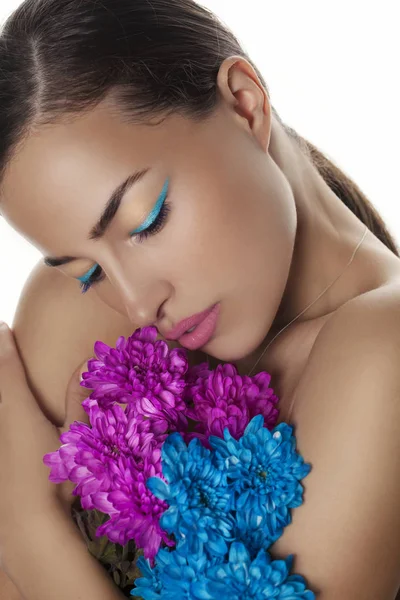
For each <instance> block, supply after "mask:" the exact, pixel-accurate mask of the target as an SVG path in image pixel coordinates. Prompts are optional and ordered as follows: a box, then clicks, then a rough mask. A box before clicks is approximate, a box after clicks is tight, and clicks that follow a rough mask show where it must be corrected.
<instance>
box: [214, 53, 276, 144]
mask: <svg viewBox="0 0 400 600" xmlns="http://www.w3.org/2000/svg"><path fill="white" fill-rule="evenodd" d="M217 85H218V88H219V92H220V94H221V96H222V98H223V100H224V101H225V103H226V104H227V105H228V106H229V107H230V108H232V109H233V111H234V112H235V113H236V115H237V116H238V117H239V123H240V124H241V125H244V126H245V127H246V129H247V130H248V131H249V130H250V131H251V132H252V134H253V135H254V137H255V138H256V139H257V141H258V143H259V144H260V146H261V148H262V149H263V150H264V151H265V152H266V151H267V148H268V146H269V142H270V137H271V125H272V123H271V104H270V101H269V98H268V93H267V91H266V89H265V88H264V86H263V84H262V83H261V81H260V80H259V78H258V75H257V73H256V72H255V70H254V68H253V67H252V65H251V64H250V63H249V62H248V61H247V60H246V59H245V58H243V57H242V56H230V57H229V58H226V59H225V60H224V61H223V62H222V64H221V66H220V68H219V71H218V75H217Z"/></svg>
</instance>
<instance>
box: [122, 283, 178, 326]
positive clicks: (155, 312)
mask: <svg viewBox="0 0 400 600" xmlns="http://www.w3.org/2000/svg"><path fill="white" fill-rule="evenodd" d="M120 295H121V298H122V302H123V305H124V307H125V311H126V314H127V316H128V318H129V320H130V321H131V323H132V324H133V325H135V326H136V327H149V326H151V325H154V326H156V327H157V324H158V323H159V322H160V321H161V319H162V318H163V316H164V309H163V307H164V304H165V302H166V301H167V299H168V297H169V294H168V286H167V285H166V284H163V283H162V282H160V283H158V284H153V285H151V286H144V285H142V286H141V287H140V288H139V287H138V286H136V285H135V286H134V285H133V284H130V285H124V286H120Z"/></svg>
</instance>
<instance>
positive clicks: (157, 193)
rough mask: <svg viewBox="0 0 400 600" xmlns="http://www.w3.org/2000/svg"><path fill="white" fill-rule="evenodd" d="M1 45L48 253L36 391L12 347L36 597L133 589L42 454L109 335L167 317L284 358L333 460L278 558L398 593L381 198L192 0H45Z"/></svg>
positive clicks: (330, 593)
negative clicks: (76, 522)
mask: <svg viewBox="0 0 400 600" xmlns="http://www.w3.org/2000/svg"><path fill="white" fill-rule="evenodd" d="M0 61H1V68H0V77H1V83H0V89H1V95H0V102H1V104H0V134H1V135H0V139H1V150H0V165H1V169H0V170H1V200H0V202H1V211H2V214H3V216H4V218H5V219H6V220H7V221H8V222H9V223H10V225H11V226H12V227H14V228H15V229H16V230H18V231H19V232H20V233H21V234H22V235H23V236H24V237H25V238H26V239H28V240H30V241H31V242H32V244H34V245H35V246H36V247H37V248H39V249H40V250H41V251H42V252H43V254H44V256H45V257H46V258H45V262H46V265H47V266H39V267H37V268H36V269H35V271H34V272H33V274H32V276H31V278H30V280H29V281H28V284H27V285H26V287H25V290H24V292H23V294H22V296H21V300H20V304H19V307H18V311H17V314H16V318H15V323H14V330H15V338H16V342H17V345H18V347H19V350H20V354H21V357H22V359H23V363H24V367H25V371H26V375H27V381H28V382H29V384H30V388H31V389H32V390H33V392H34V396H33V395H32V394H31V393H30V392H29V389H28V383H27V381H26V380H25V376H24V371H23V369H22V365H21V364H20V363H19V359H18V355H17V353H16V350H15V348H14V346H13V340H12V336H11V333H10V332H9V331H7V330H6V331H5V332H4V333H3V335H2V337H1V343H0V346H2V348H3V349H2V359H1V361H0V365H1V366H0V389H1V392H2V402H3V408H5V410H3V421H2V423H3V424H2V427H3V430H4V431H6V432H7V441H6V442H4V443H3V446H0V461H1V462H0V471H1V469H3V473H4V472H6V471H7V469H8V471H7V473H8V475H7V477H8V478H11V479H12V480H13V481H14V479H15V480H16V481H14V483H13V485H11V486H10V485H7V486H6V485H4V489H5V490H6V492H4V493H2V496H3V499H2V505H1V514H0V544H1V552H2V557H3V558H2V565H3V569H4V571H5V573H6V574H7V575H8V576H9V577H10V579H11V580H12V581H13V582H14V583H15V585H16V587H17V588H18V589H19V590H20V592H21V594H22V595H23V596H24V597H25V598H27V599H29V600H31V599H32V600H36V599H39V598H40V599H41V600H47V599H50V598H55V597H57V598H58V599H59V600H61V599H64V598H65V599H66V598H68V600H72V599H73V598H80V597H82V598H83V597H85V598H86V600H88V599H89V598H104V599H106V598H107V599H110V600H111V599H112V598H118V597H119V591H118V590H117V589H113V588H112V586H111V584H110V583H109V582H108V580H107V579H106V576H105V575H104V573H103V572H102V570H101V569H100V567H99V566H98V565H97V563H96V562H95V561H94V559H92V558H91V557H90V555H89V554H88V552H87V551H86V549H85V548H84V546H83V544H82V542H81V541H80V540H79V537H78V536H77V534H76V532H75V530H74V527H73V524H72V522H71V521H70V519H69V517H68V511H67V513H66V512H65V510H64V509H65V506H66V501H65V497H64V500H61V497H60V495H59V494H58V491H57V492H56V491H55V490H54V489H53V488H56V487H57V486H50V485H48V484H47V475H48V472H47V471H46V469H45V468H44V467H42V466H41V458H42V456H43V454H45V453H46V452H50V451H51V450H54V449H55V448H56V447H57V440H58V435H57V434H56V430H55V429H54V427H53V426H52V425H51V422H52V423H54V424H56V425H57V426H61V425H62V424H64V426H66V424H67V423H68V422H69V421H70V420H71V414H72V413H70V414H69V416H68V406H71V403H72V400H71V398H73V396H74V393H75V394H76V391H75V392H74V393H73V392H71V389H72V388H71V386H70V389H69V391H68V393H67V416H66V415H65V390H66V388H67V383H68V381H69V380H70V378H71V373H72V372H73V371H74V370H75V369H76V368H77V367H78V366H79V365H80V364H81V363H82V362H84V361H85V360H86V359H87V358H88V357H90V356H91V355H92V350H93V343H94V341H95V340H96V339H101V340H103V341H105V342H106V343H110V344H113V343H115V341H116V339H117V337H118V336H119V335H125V336H127V335H130V334H131V333H132V331H133V330H134V329H135V328H136V327H143V326H146V325H150V324H153V325H156V326H157V327H158V329H159V332H160V335H161V336H162V337H163V338H166V339H169V340H170V343H171V345H172V344H180V343H181V344H182V345H185V346H186V347H187V348H188V349H190V351H191V352H192V354H191V357H192V359H193V361H195V360H199V359H204V357H205V355H206V354H207V355H208V356H209V357H210V360H211V361H212V362H213V364H214V365H215V364H216V363H217V362H218V361H231V362H234V363H235V364H236V365H237V367H238V369H239V372H240V373H243V374H249V373H254V372H257V371H261V370H267V371H268V372H270V373H271V375H272V378H273V379H272V382H273V387H274V390H275V392H276V393H277V395H278V396H279V398H280V421H286V422H289V423H292V424H294V425H295V427H296V430H295V431H296V437H297V441H298V449H299V451H300V452H301V454H302V456H303V457H304V459H305V460H306V461H307V462H310V463H311V464H312V465H313V470H312V472H311V473H310V475H309V476H308V477H307V481H306V482H305V496H304V504H303V505H302V506H301V507H299V508H298V509H296V511H294V514H293V523H292V524H291V525H290V526H289V527H288V528H287V529H286V530H285V532H284V534H283V535H282V537H281V538H280V539H279V540H278V541H277V542H276V543H275V544H274V545H273V547H272V548H271V552H272V554H273V555H274V556H276V557H278V556H279V557H283V556H286V555H287V554H289V553H293V554H294V555H295V563H294V568H293V570H294V572H296V573H300V574H302V575H303V576H304V577H306V579H307V581H308V583H309V587H310V588H311V589H313V590H314V591H316V592H321V595H320V596H319V597H320V598H322V599H323V600H331V599H335V600H336V599H337V598H342V599H346V600H353V599H356V598H357V599H359V598H363V599H364V600H367V599H371V600H372V599H377V598H379V599H380V600H389V599H393V598H395V596H396V593H397V590H398V589H399V586H400V578H399V573H400V568H399V567H400V535H399V534H400V517H399V514H400V511H399V510H398V506H399V503H400V484H399V477H398V468H399V458H400V436H399V422H400V403H399V384H400V375H399V373H398V364H399V360H400V345H399V335H400V331H399V323H400V319H399V313H400V303H399V300H400V281H399V278H400V260H399V256H398V250H397V248H396V245H395V243H394V241H393V239H392V238H391V236H390V234H389V232H388V231H387V229H386V227H385V225H384V223H383V222H382V220H381V218H380V217H379V215H378V214H377V212H376V211H375V209H374V208H373V207H372V206H371V205H370V204H369V202H368V200H367V199H366V197H365V196H364V194H363V193H362V192H361V191H360V190H359V188H358V187H357V186H356V185H355V183H353V182H352V181H351V180H350V179H348V178H347V177H346V176H345V175H344V174H343V173H342V172H341V171H340V170H339V169H338V168H337V167H335V166H334V165H333V164H332V163H331V162H329V161H328V160H327V159H326V158H325V157H324V156H323V155H322V154H321V153H320V152H319V151H318V150H317V149H316V148H315V147H314V146H313V145H312V144H311V143H309V142H308V141H306V140H305V139H303V138H301V137H300V136H298V135H297V134H296V132H295V131H294V130H292V129H291V128H289V127H288V126H286V125H285V124H284V123H283V122H282V121H281V119H280V118H279V115H278V114H277V112H276V110H275V109H274V108H273V107H272V105H271V104H270V99H269V93H268V89H267V86H266V83H265V81H264V79H263V77H262V75H261V74H260V73H259V71H258V70H257V68H256V67H255V66H254V65H253V63H252V62H251V60H250V59H249V57H247V56H246V54H245V53H244V51H243V49H242V48H241V47H240V45H239V43H238V41H237V40H236V38H235V37H234V36H233V34H232V33H231V32H230V31H229V30H228V29H227V28H226V27H225V26H223V25H222V24H221V23H220V22H219V21H218V20H217V19H216V17H215V16H214V15H212V14H211V13H210V12H209V11H207V10H206V9H204V8H202V7H200V6H198V5H197V4H195V3H194V2H193V1H192V0H152V2H151V3H150V2H147V1H144V0H143V1H141V0H136V1H135V2H133V0H102V2H101V3H100V2H94V1H93V0H47V1H46V2H44V1H42V0H29V1H25V2H24V3H23V4H22V5H21V6H20V7H19V8H18V10H16V11H15V12H14V13H13V15H11V17H10V18H9V19H8V21H7V22H6V24H5V26H4V28H3V31H2V35H1V38H0ZM150 125H151V126H150ZM114 190H116V191H117V193H116V194H115V195H114V201H113V203H112V204H111V206H110V207H109V208H108V210H107V211H106V213H105V215H104V216H103V217H102V218H100V216H101V214H102V211H103V209H104V207H105V205H106V203H107V202H108V200H109V198H110V197H111V196H112V192H113V191H114ZM117 199H118V200H117ZM50 266H53V267H54V266H55V267H57V268H56V269H54V268H51V269H50V268H49V267H50ZM78 285H81V286H82V291H83V292H87V291H88V289H89V286H90V285H92V286H93V288H94V289H93V290H91V291H90V293H88V294H86V293H85V294H84V295H81V294H79V290H78V287H77V286H78ZM204 311H206V312H205V313H204V314H203V315H202V316H200V317H199V318H198V319H197V320H196V319H195V321H194V322H193V323H194V324H195V325H198V323H199V321H202V323H203V324H202V326H201V327H200V325H199V326H198V329H197V331H196V330H195V331H194V332H193V333H192V335H191V334H190V333H187V334H186V335H183V336H182V333H183V332H184V330H185V329H190V327H189V323H184V324H183V326H182V328H180V331H178V330H176V325H177V324H179V323H180V322H181V321H182V320H185V319H186V318H187V317H189V316H191V315H198V313H203V312H204ZM206 317H207V318H206ZM204 323H206V325H207V326H206V325H205V324H204ZM173 329H175V331H173ZM178 329H179V328H178ZM283 330H284V331H283ZM177 336H178V339H176V338H177ZM179 336H180V337H179ZM171 338H172V339H171ZM275 338H276V339H275ZM75 384H76V381H75ZM72 387H73V386H72ZM75 397H76V396H75ZM36 401H37V403H36ZM24 402H26V406H27V407H28V409H27V410H26V411H25V408H24V407H25V404H24ZM75 404H76V403H75ZM39 406H40V408H39ZM40 409H41V410H42V411H43V413H44V414H45V415H46V416H47V417H48V419H47V420H46V419H44V418H43V416H42V415H43V413H42V412H41V410H40ZM74 416H75V418H76V414H75V415H74ZM33 421H34V422H35V423H36V425H35V427H33V426H32V427H31V428H30V423H31V422H33ZM21 422H22V423H23V431H25V432H28V431H29V430H31V431H34V432H35V435H32V436H29V435H28V434H27V433H25V434H24V435H22V434H21V427H22V425H21ZM17 423H18V424H17ZM17 430H18V431H17ZM38 432H39V433H38ZM377 436H379V443H375V439H376V437H377ZM0 439H1V430H0ZM3 439H4V436H3ZM12 444H15V447H19V448H20V452H15V453H12V451H10V445H11V448H12V447H13V446H12ZM18 444H19V446H18ZM21 444H22V446H21ZM21 447H22V450H21ZM14 454H15V455H17V456H14ZM10 455H12V457H13V461H12V463H11V465H12V468H10ZM35 469H36V471H35ZM16 472H18V477H16V476H15V473H16ZM32 473H34V475H32ZM8 481H9V479H7V482H8ZM27 481H28V482H29V486H30V487H29V486H28V484H26V482H27ZM18 482H23V485H21V483H18ZM10 487H11V490H10V489H9V488H10ZM21 488H25V489H21ZM31 488H32V490H31ZM26 489H29V490H30V491H29V494H30V497H32V498H33V500H32V502H31V504H32V505H33V508H30V503H29V502H27V496H26ZM40 506H43V509H40ZM16 507H17V508H16ZM12 515H15V516H14V517H13V516H12ZM35 549H36V551H35ZM22 565H23V566H22Z"/></svg>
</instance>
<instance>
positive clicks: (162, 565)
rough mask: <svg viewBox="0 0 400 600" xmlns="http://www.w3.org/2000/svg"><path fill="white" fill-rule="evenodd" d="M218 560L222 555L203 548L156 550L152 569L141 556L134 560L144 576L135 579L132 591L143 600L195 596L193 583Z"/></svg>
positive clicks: (182, 598) (177, 598)
mask: <svg viewBox="0 0 400 600" xmlns="http://www.w3.org/2000/svg"><path fill="white" fill-rule="evenodd" d="M220 562H222V558H221V557H219V558H212V559H209V558H207V554H206V553H205V552H203V551H202V550H201V551H200V552H199V553H197V554H189V553H187V552H186V551H185V549H184V548H180V547H178V548H177V549H176V550H172V551H168V550H159V552H158V554H157V557H156V566H155V567H154V568H153V569H152V568H151V567H150V564H149V561H148V560H145V559H144V558H143V557H141V558H139V560H138V561H137V566H138V567H139V569H140V570H141V572H142V574H143V577H140V578H139V579H136V581H135V585H136V587H135V588H134V589H133V590H131V595H132V596H139V597H140V598H143V600H188V599H191V598H193V599H195V598H197V596H195V595H194V594H193V586H194V585H195V584H196V583H197V582H199V581H201V580H202V579H203V578H204V574H205V572H206V571H207V570H208V569H210V568H212V567H213V566H215V565H217V564H219V563H220Z"/></svg>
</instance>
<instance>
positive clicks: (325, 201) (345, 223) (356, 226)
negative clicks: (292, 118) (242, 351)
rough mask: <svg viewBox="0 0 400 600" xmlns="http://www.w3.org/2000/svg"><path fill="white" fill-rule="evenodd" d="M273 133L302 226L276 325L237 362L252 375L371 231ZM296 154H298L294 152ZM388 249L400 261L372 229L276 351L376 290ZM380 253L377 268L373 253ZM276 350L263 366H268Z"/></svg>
mask: <svg viewBox="0 0 400 600" xmlns="http://www.w3.org/2000/svg"><path fill="white" fill-rule="evenodd" d="M277 136H278V137H279V132H278V133H277V134H276V135H275V136H272V141H271V156H272V157H273V159H274V160H275V162H276V163H277V164H278V166H279V168H280V169H281V170H282V171H283V172H284V174H285V176H286V177H287V179H288V181H289V183H290V185H291V187H292V190H293V195H294V198H295V203H296V212H297V229H296V236H295V242H294V248H293V256H292V262H291V266H290V270H289V274H288V279H287V283H286V286H285V290H284V294H283V296H282V300H281V302H280V305H279V307H278V310H277V313H276V316H275V319H274V321H273V323H272V326H271V328H270V330H269V332H268V334H267V336H266V337H265V339H264V340H263V342H262V343H261V344H260V346H259V347H258V348H257V349H256V350H255V351H254V352H252V353H251V354H250V355H248V356H246V357H245V358H243V359H241V360H238V361H236V365H237V367H238V369H239V372H240V373H242V374H245V373H246V374H247V373H248V372H249V371H250V370H251V368H252V367H253V365H254V363H255V362H256V360H257V359H258V358H259V356H260V355H261V354H262V352H263V350H264V349H265V348H266V346H268V344H269V343H270V342H271V340H272V339H273V338H274V337H275V336H276V334H277V333H278V332H280V331H281V330H282V329H283V328H284V327H285V326H286V325H287V324H288V323H290V322H291V321H292V320H293V319H295V317H296V316H297V315H298V314H299V313H301V312H302V311H303V310H304V309H305V307H307V306H308V305H309V304H311V303H312V302H313V300H315V299H316V298H317V297H318V296H319V294H321V292H322V291H323V290H324V289H325V288H326V287H328V286H329V284H331V283H332V282H333V281H334V280H335V279H336V278H337V276H338V275H339V274H341V273H342V272H343V270H344V269H345V267H346V265H347V263H348V262H349V260H350V258H351V256H352V254H353V252H354V250H355V248H356V247H357V245H358V243H359V242H360V240H361V238H362V236H363V233H364V232H365V224H364V223H362V222H361V221H360V220H359V219H358V218H357V217H356V216H355V215H354V214H353V213H352V212H351V211H350V210H349V209H348V208H347V207H346V206H345V204H344V203H343V202H342V201H341V200H340V198H339V197H338V196H336V194H334V192H333V191H332V190H331V189H330V188H329V186H328V185H327V184H326V182H325V181H324V180H323V178H322V177H321V176H320V175H319V173H318V172H317V171H316V169H315V168H314V167H313V166H312V165H311V164H310V163H309V161H308V160H307V159H306V157H304V156H303V155H302V154H301V153H300V152H299V151H298V152H299V153H298V154H297V151H296V150H294V149H293V148H292V146H291V145H290V148H289V147H285V144H286V143H287V142H285V139H284V138H283V139H279V140H278V139H277ZM293 152H294V153H295V156H293ZM377 252H383V253H384V255H385V258H386V260H387V261H388V263H390V264H391V265H392V260H396V262H397V268H398V259H396V257H395V256H394V255H393V254H392V253H391V252H390V251H389V250H388V249H387V248H386V247H385V246H384V245H383V244H382V243H381V242H380V241H379V240H378V239H377V238H376V237H375V236H373V234H372V233H371V232H369V231H368V232H367V234H366V236H365V238H364V240H363V243H362V245H361V246H360V247H359V249H358V251H357V254H356V255H355V257H354V260H353V261H352V263H351V265H349V266H348V267H347V268H346V269H345V271H344V272H343V275H341V276H340V278H339V279H338V280H337V281H336V282H335V283H334V284H333V285H332V287H331V288H330V289H328V290H327V291H326V292H325V293H324V294H323V295H322V296H321V298H320V299H318V300H317V301H316V302H315V304H313V305H312V306H310V308H309V309H308V310H306V311H305V313H304V314H302V315H301V316H300V317H299V318H298V319H296V321H295V322H294V323H293V325H289V326H288V327H287V329H286V331H285V332H283V334H282V336H281V335H279V336H278V337H277V339H276V342H275V341H274V342H273V343H272V344H271V350H273V349H274V347H275V346H276V344H277V343H278V342H279V341H281V340H282V339H283V338H284V337H286V338H287V336H290V335H291V331H292V330H293V329H292V328H294V327H295V326H296V325H297V326H298V325H299V324H301V323H305V322H307V321H309V322H310V324H311V323H312V322H315V321H316V320H318V319H321V318H323V317H325V316H327V315H329V314H331V313H333V312H335V311H337V310H338V309H339V308H340V306H342V305H343V304H345V303H346V302H348V301H349V300H351V299H352V298H354V297H356V296H358V295H360V294H361V293H363V292H365V291H367V290H369V289H374V288H375V287H377V286H378V285H379V284H380V283H381V282H382V281H383V280H384V278H385V276H387V273H385V272H384V271H385V269H384V268H383V266H382V264H380V265H379V267H378V264H377V261H376V253H377ZM373 255H374V256H375V266H374V261H373V259H372V256H373ZM269 355H270V350H269V349H268V350H267V352H266V353H265V356H264V357H263V360H262V361H260V363H259V364H258V366H257V369H256V372H258V371H260V370H263V369H265V365H266V364H268V357H269Z"/></svg>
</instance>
